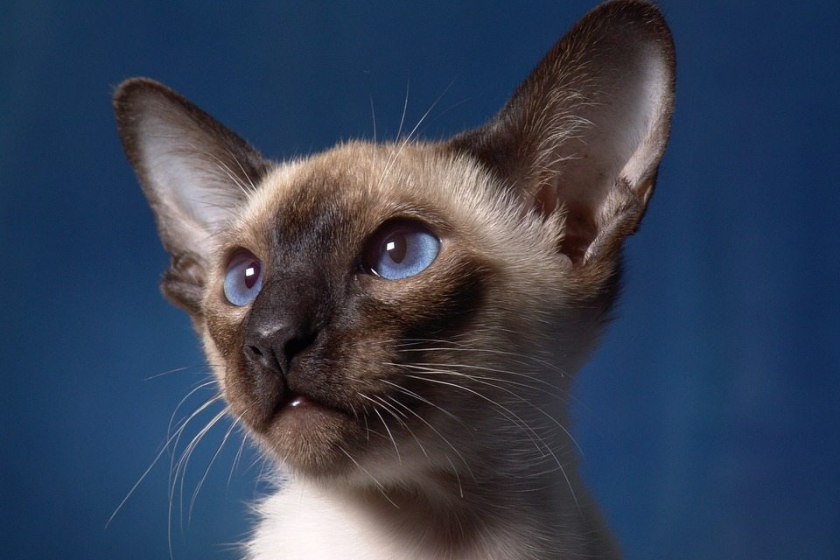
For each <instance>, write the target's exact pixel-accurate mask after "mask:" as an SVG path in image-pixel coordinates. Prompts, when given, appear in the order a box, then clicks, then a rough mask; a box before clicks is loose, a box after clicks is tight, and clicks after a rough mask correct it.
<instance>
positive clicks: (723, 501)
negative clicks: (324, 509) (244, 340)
mask: <svg viewBox="0 0 840 560" xmlns="http://www.w3.org/2000/svg"><path fill="white" fill-rule="evenodd" d="M592 5H593V3H592V2H588V1H587V2H584V1H577V0H576V1H564V2H559V1H556V2H527V3H516V4H515V5H514V3H510V4H509V5H506V4H503V3H485V2H477V1H476V2H463V3H459V4H457V5H456V4H454V3H447V4H436V5H423V6H415V5H414V3H404V2H390V3H381V4H378V5H374V4H372V3H369V2H354V3H321V2H299V3H297V5H290V6H285V5H281V3H277V4H274V5H268V4H267V3H266V4H252V3H237V5H236V6H233V5H230V6H227V7H220V6H217V5H216V3H211V2H199V1H194V2H143V3H137V5H135V6H134V7H130V6H128V5H123V4H119V3H117V2H100V3H94V2H78V3H76V2H73V3H71V2H58V1H48V0H47V1H35V0H25V1H9V0H6V1H5V2H3V4H2V7H0V250H2V253H0V254H2V258H3V261H4V266H3V267H2V272H0V293H2V296H3V303H2V307H0V321H2V322H1V323H0V345H1V346H2V357H3V358H2V362H3V365H2V367H0V373H1V374H2V386H0V415H2V416H0V446H2V447H0V450H2V457H0V488H1V489H2V495H0V508H1V509H0V512H2V520H0V538H1V539H2V543H1V544H0V556H2V557H3V558H15V559H30V558H50V559H52V558H69V559H76V558H79V559H99V558H120V559H131V558H165V557H167V555H168V554H169V552H168V548H169V544H168V541H169V540H170V539H168V537H167V528H168V527H171V528H172V536H171V546H172V550H173V553H174V557H175V558H176V559H179V558H234V557H236V554H235V547H234V546H232V543H235V542H237V541H239V540H241V539H242V538H243V537H244V536H245V535H246V534H247V530H248V527H249V526H250V524H251V521H252V519H251V517H250V515H251V514H250V513H249V510H248V506H247V503H248V502H249V501H250V500H252V499H253V498H254V497H255V496H259V495H260V493H261V492H262V491H263V490H264V488H262V486H261V484H260V483H259V481H258V479H259V474H260V469H261V467H260V464H259V462H256V463H255V460H256V454H255V453H254V452H253V450H251V449H249V448H248V446H247V445H246V446H245V451H244V456H243V457H242V460H241V461H240V462H239V465H238V466H237V467H236V468H233V467H234V462H235V461H234V460H235V457H236V454H237V450H238V449H239V447H240V443H241V441H242V436H241V434H239V433H234V435H232V436H231V438H230V440H229V441H228V443H227V444H226V445H225V447H224V448H223V450H222V452H221V453H220V454H219V456H218V458H217V459H216V461H215V463H214V464H213V466H212V468H210V469H209V475H208V476H207V480H206V482H205V483H204V486H203V488H202V489H201V492H200V493H199V494H198V498H197V500H196V502H195V507H194V511H193V513H192V516H191V519H190V518H189V515H188V513H189V511H188V510H189V502H190V498H191V496H192V494H193V491H194V489H195V488H196V486H197V485H198V483H199V481H200V479H201V478H202V475H203V474H204V472H205V470H206V469H207V467H208V464H209V463H210V461H211V459H212V456H213V454H214V452H215V451H216V449H217V447H218V445H219V443H220V442H221V441H222V440H223V438H224V435H225V433H226V430H227V427H228V425H229V424H227V423H226V422H222V423H220V424H219V426H217V427H216V428H214V429H213V430H212V431H210V433H209V434H208V435H207V436H206V437H205V438H204V439H203V440H202V442H201V443H200V444H199V445H198V447H197V450H196V452H195V453H194V455H193V456H192V459H191V461H190V463H189V466H188V469H187V475H186V482H185V484H184V497H183V502H184V505H183V508H182V507H181V506H180V504H179V502H180V501H181V499H180V498H179V495H178V494H179V492H178V491H176V495H175V497H174V506H173V518H172V520H171V522H170V521H169V520H168V509H169V503H170V499H169V497H168V488H169V478H170V458H169V455H166V454H164V456H163V458H162V459H161V461H160V462H159V463H158V464H157V465H155V467H154V468H153V469H152V470H151V471H150V473H149V475H148V476H147V477H146V479H145V480H144V481H143V482H142V483H141V484H140V485H139V487H138V488H137V490H136V491H135V492H134V493H133V495H132V496H131V497H130V499H129V500H128V501H127V502H126V503H125V505H124V506H123V507H122V509H121V510H120V511H119V513H118V514H117V515H116V517H115V518H114V520H113V522H112V523H111V524H110V526H109V527H108V528H107V529H106V528H105V524H106V521H107V520H108V518H109V516H110V515H111V513H112V512H113V511H114V510H115V508H116V507H117V505H118V504H119V503H120V502H121V500H122V499H123V498H124V497H125V495H126V494H127V493H128V491H129V490H130V489H131V487H132V485H133V484H134V483H135V482H136V481H137V480H138V478H140V476H141V475H142V473H143V471H144V470H145V469H146V467H147V466H148V465H149V464H150V463H151V462H152V460H153V459H154V457H155V455H156V453H157V451H158V450H159V449H160V448H161V445H162V443H163V441H164V439H165V437H166V430H167V423H168V422H169V419H170V415H172V413H173V410H174V409H175V407H176V405H177V404H178V402H179V401H180V400H181V399H182V398H183V397H184V396H185V395H186V394H187V393H188V392H189V390H190V388H191V387H193V386H195V384H196V383H200V382H201V381H202V380H204V379H206V373H207V372H206V371H205V369H204V368H203V367H202V365H201V364H202V362H203V356H202V354H201V352H200V349H199V346H198V344H197V342H196V340H195V338H194V336H193V333H192V331H191V327H190V325H189V322H188V320H187V317H186V316H185V315H184V314H182V313H181V312H180V311H178V310H176V309H174V308H172V307H170V306H169V305H167V304H166V303H165V302H164V300H163V299H162V298H161V297H160V296H159V294H158V291H157V287H156V285H157V279H158V276H159V274H160V273H161V272H162V271H163V269H164V268H165V266H166V264H167V257H166V255H165V254H164V252H163V250H162V249H161V248H160V245H159V243H158V241H157V238H156V233H155V230H154V224H153V219H152V215H151V212H150V211H149V210H148V208H147V206H146V203H145V201H144V199H143V197H142V195H141V192H140V189H139V188H138V186H137V184H136V181H135V179H134V176H133V174H132V172H131V170H130V168H129V166H128V164H127V163H126V161H125V159H124V157H123V155H122V152H121V149H120V146H119V143H118V140H117V136H116V133H115V130H114V126H113V117H112V114H111V110H110V95H111V92H112V88H113V87H114V86H115V85H116V84H117V83H118V82H120V81H121V80H122V79H124V78H127V77H130V76H134V75H148V76H152V77H154V78H157V79H159V80H161V81H164V82H165V83H168V84H169V85H171V86H172V87H174V88H175V89H177V90H179V91H181V92H183V93H184V94H185V95H187V96H188V97H190V98H191V99H192V100H194V101H195V102H196V103H198V104H199V105H201V106H202V107H204V108H205V109H207V110H208V111H210V112H211V113H213V114H214V115H216V116H217V117H218V118H220V119H221V120H222V121H224V122H225V123H227V124H228V125H229V126H231V127H232V128H233V129H235V130H237V131H239V132H241V133H242V134H243V135H244V136H245V137H246V138H248V139H249V140H250V141H251V142H253V143H254V144H255V145H256V146H258V147H260V148H261V150H262V151H263V152H264V153H265V154H267V155H269V156H272V157H275V158H278V159H279V158H284V157H291V156H293V155H296V154H305V153H309V152H313V151H318V150H321V149H324V148H326V147H328V146H330V145H331V144H333V143H334V142H336V141H338V140H340V139H347V138H351V137H364V138H370V137H372V135H373V121H372V118H371V110H370V104H371V100H372V102H373V105H374V107H375V112H376V124H377V134H378V135H379V136H380V137H382V136H391V137H393V136H394V134H396V132H397V127H398V124H399V120H400V115H401V113H402V106H403V102H404V100H405V95H406V90H407V89H410V94H409V99H408V110H407V116H406V118H407V122H408V123H409V124H413V123H415V122H416V121H417V120H418V119H419V118H420V117H421V115H422V114H423V113H424V112H425V111H426V110H427V109H428V107H429V106H430V105H431V104H432V103H433V102H434V101H435V99H437V98H438V96H439V95H440V94H441V93H442V92H443V91H444V90H445V89H446V88H447V86H448V85H449V84H450V83H452V86H451V87H450V88H449V90H448V91H447V92H446V94H445V96H444V97H443V99H442V100H441V102H440V103H438V105H437V106H436V107H435V109H434V110H433V111H432V114H431V116H430V118H429V119H428V120H427V123H426V124H425V125H424V127H423V136H424V137H426V138H441V137H445V136H447V135H450V134H452V133H454V132H456V131H459V130H461V129H463V128H466V127H471V126H475V125H478V124H480V123H481V122H483V121H484V120H485V119H487V118H488V117H489V116H490V115H491V114H492V113H493V112H495V111H496V109H497V108H499V107H500V106H501V105H502V103H503V102H504V100H505V99H506V98H507V96H508V95H509V94H510V92H511V91H512V90H513V88H514V87H515V86H516V85H517V84H518V83H519V82H520V81H521V80H522V79H523V78H524V77H525V76H526V75H527V73H528V71H529V70H530V69H531V68H532V66H533V65H534V64H535V63H536V62H537V61H538V60H539V59H540V58H541V57H542V55H543V54H544V52H545V51H547V50H548V48H549V47H550V46H551V45H552V44H553V43H554V42H555V40H557V39H558V38H559V37H560V36H561V35H562V34H563V33H564V32H565V30H566V29H567V28H568V27H569V26H570V25H571V24H572V23H573V22H574V21H576V19H577V18H578V17H579V16H581V15H582V14H583V13H584V12H585V11H586V10H587V9H589V8H590V7H591V6H592ZM662 7H663V9H664V11H665V14H666V16H667V18H668V21H669V22H670V25H671V26H672V29H673V32H674V35H675V38H676V43H677V53H678V61H679V65H678V66H679V68H678V81H677V83H678V95H677V110H676V115H675V119H674V127H673V135H672V140H671V144H670V148H669V151H668V153H667V154H666V157H665V160H664V163H663V166H662V170H661V175H660V181H659V188H658V190H657V193H656V195H655V197H654V199H653V201H652V206H651V208H650V210H649V212H648V214H647V216H646V218H645V223H644V224H643V227H642V230H641V232H640V233H639V234H638V235H637V236H635V237H634V238H633V239H631V240H630V242H629V244H628V247H627V262H628V267H627V275H626V282H625V295H624V297H623V300H622V303H621V306H620V310H619V311H620V313H619V319H618V321H616V322H615V323H614V324H613V325H612V327H611V328H610V330H609V333H608V335H607V336H606V339H605V342H604V344H603V346H602V348H601V349H600V350H599V352H598V354H597V356H596V357H595V359H594V360H593V361H592V362H591V363H590V365H589V366H587V367H586V368H585V369H584V370H583V371H582V372H581V374H580V377H579V382H578V385H577V390H576V394H575V399H576V403H577V404H576V405H575V416H576V418H577V421H576V426H575V430H576V434H577V437H578V440H579V442H580V444H581V446H582V447H583V449H584V452H585V456H584V466H585V470H586V474H587V478H588V480H589V481H590V483H591V486H592V488H593V490H594V492H595V494H596V495H597V496H598V498H599V499H600V501H601V503H602V504H603V508H604V510H605V512H606V515H607V517H608V519H609V521H610V523H611V524H612V526H613V528H614V529H615V530H616V532H617V533H618V535H619V536H620V539H621V541H622V542H623V545H624V549H625V551H626V554H627V557H628V558H629V559H660V558H661V559H671V558H682V559H706V558H739V559H749V558H755V559H759V558H761V559H764V558H835V559H836V558H840V530H838V528H839V527H840V476H838V470H840V467H839V465H838V459H840V437H838V433H837V432H838V418H840V413H838V409H840V383H838V380H837V374H838V364H840V351H838V344H837V341H838V338H840V301H838V300H839V299H840V296H838V290H837V287H836V283H837V279H838V272H840V258H838V255H840V252H838V248H837V244H838V240H840V225H838V215H840V188H838V186H837V180H838V177H840V166H839V165H838V156H837V151H838V147H840V143H839V142H838V131H840V111H838V105H839V104H840V87H838V77H837V76H838V69H840V46H838V45H840V43H838V39H837V28H838V24H840V4H838V3H837V2H836V1H823V2H817V1H812V2H803V3H780V2H757V1H743V2H737V3H736V2H721V1H716V0H708V1H704V2H682V3H680V2H676V1H668V0H664V1H663V2H662ZM175 368H186V369H184V370H181V371H176V372H173V373H170V374H167V375H158V374H162V373H164V372H167V371H169V370H172V369H175ZM211 394H212V392H208V391H207V390H205V391H201V390H199V391H198V393H196V394H194V395H192V396H191V397H189V398H188V399H187V401H186V403H185V405H184V406H183V407H182V408H181V410H180V412H178V414H177V415H176V419H177V418H180V417H183V416H184V415H185V414H187V413H189V412H191V411H192V410H194V409H196V408H197V407H198V406H199V405H200V404H201V402H203V400H204V399H205V398H207V397H208V396H209V395H211ZM216 410H218V408H215V409H212V410H210V411H208V414H202V415H200V416H199V417H198V418H196V419H195V420H194V421H193V422H191V424H190V427H188V428H187V430H186V433H187V435H185V436H184V437H185V439H184V440H182V441H181V442H180V444H179V452H178V454H176V458H177V456H179V454H180V450H183V449H184V447H185V446H186V443H187V442H188V441H189V440H190V439H191V438H192V436H193V435H195V434H196V433H198V432H199V430H200V428H201V427H202V426H203V425H204V424H205V423H206V422H208V421H209V420H210V418H211V417H212V415H213V414H214V413H215V411H216ZM181 518H183V519H181Z"/></svg>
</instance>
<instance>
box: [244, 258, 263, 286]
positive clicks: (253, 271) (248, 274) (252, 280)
mask: <svg viewBox="0 0 840 560" xmlns="http://www.w3.org/2000/svg"><path fill="white" fill-rule="evenodd" d="M259 276H260V263H258V262H257V261H253V262H251V264H249V265H248V268H246V269H245V287H247V288H248V289H249V290H250V289H251V288H253V287H254V284H256V283H257V279H258V278H259Z"/></svg>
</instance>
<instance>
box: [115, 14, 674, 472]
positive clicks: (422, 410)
mask: <svg viewBox="0 0 840 560" xmlns="http://www.w3.org/2000/svg"><path fill="white" fill-rule="evenodd" d="M673 92H674V51H673V44H672V40H671V36H670V33H669V31H668V28H667V27H666V25H665V23H664V20H663V19H662V16H661V14H660V13H659V11H658V10H657V9H656V8H655V7H653V6H651V5H649V4H647V3H644V2H639V1H632V0H630V1H627V0H625V1H616V2H610V3H607V4H604V5H602V6H600V7H598V8H596V9H595V10H593V11H592V12H590V13H589V14H588V15H586V16H585V17H584V18H583V19H582V20H581V21H580V22H579V23H578V24H577V25H576V26H575V27H574V28H573V29H572V30H571V31H569V33H568V34H567V35H566V36H565V37H564V38H563V39H561V40H560V41H559V42H558V43H557V44H556V45H555V46H554V47H553V48H552V49H551V51H550V52H549V53H548V54H547V55H546V57H545V58H544V59H543V60H542V62H540V64H539V65H538V66H537V67H536V69H535V70H534V71H533V72H532V73H531V75H530V76H529V77H528V78H527V79H526V81H525V82H524V83H523V84H522V85H521V86H520V87H519V88H518V89H517V90H516V92H515V93H514V95H513V96H512V98H511V99H510V101H509V102H508V103H507V104H506V105H505V106H504V107H503V108H502V110H501V111H500V112H499V113H498V114H497V115H496V116H495V117H494V118H493V119H491V120H490V121H489V122H488V123H487V124H485V125H484V126H482V127H480V128H478V129H476V130H472V131H469V132H466V133H464V134H461V135H459V136H456V137H455V138H453V139H451V140H449V141H445V142H440V143H423V142H419V141H415V140H403V139H399V140H397V141H396V142H393V143H386V144H371V143H366V142H351V143H346V144H343V145H340V146H338V147H336V148H334V149H332V150H329V151H327V152H324V153H321V154H318V155H314V156H312V157H309V158H305V159H300V160H296V161H292V162H287V163H275V162H272V161H269V160H267V159H266V158H264V157H263V156H262V155H260V154H259V153H258V152H257V151H256V150H255V149H254V148H253V147H251V146H250V145H249V144H248V143H247V142H245V141H244V140H243V139H242V138H240V137H239V136H237V135H236V134H234V133H233V132H231V131H229V130H228V129H227V128H225V127H224V126H223V125H221V124H220V123H219V122H218V121H216V120H215V119H213V118H212V117H211V116H209V115H208V114H206V113H205V112H203V111H202V110H201V109H199V108H197V107H196V106H194V105H193V104H191V103H190V102H189V101H187V100H186V99H185V98H183V97H182V96H180V95H179V94H177V93H175V92H174V91H172V90H171V89H169V88H167V87H166V86H164V85H161V84H159V83H157V82H154V81H151V80H148V79H143V78H138V79H131V80H128V81H126V82H124V83H123V84H121V85H120V86H119V88H118V89H117V92H116V95H115V99H114V104H115V110H116V115H117V124H118V128H119V132H120V137H121V140H122V143H123V146H124V148H125V151H126V154H127V155H128V158H129V160H130V161H131V163H132V165H133V166H134V169H135V170H136V173H137V175H138V177H139V180H140V183H141V185H142V187H143V190H144V192H145V194H146V196H147V198H148V200H149V202H150V204H151V206H152V208H153V209H154V211H155V214H156V218H157V223H158V228H159V231H160V235H161V239H162V241H163V244H164V246H165V248H166V249H167V251H168V252H169V253H170V255H171V258H172V260H171V267H170V268H169V270H167V271H166V273H165V275H164V277H163V281H162V289H163V292H164V294H165V295H166V296H167V297H168V298H169V299H170V300H171V301H172V302H173V303H175V304H176V305H178V306H180V307H182V308H183V309H185V310H186V311H187V312H188V313H189V314H190V316H191V317H192V320H193V322H194V325H195V327H196V329H197V330H198V332H199V334H200V336H201V338H202V340H203V343H204V347H205V350H206V353H207V356H208V360H209V362H210V364H211V367H212V369H213V371H214V373H215V375H216V377H217V380H218V383H219V385H220V388H221V391H222V392H223V394H224V396H225V398H226V400H227V402H228V403H229V407H230V410H231V412H232V414H233V415H234V416H235V417H236V418H238V419H239V420H240V421H241V422H242V423H244V424H245V425H246V426H247V427H248V428H249V430H250V431H251V432H252V434H253V435H254V436H255V437H256V438H257V439H258V440H259V441H260V442H261V443H262V445H263V446H264V447H265V448H266V449H268V450H269V451H271V452H272V453H274V454H275V455H276V456H277V457H278V458H279V459H280V460H281V461H282V462H283V463H284V464H285V465H287V467H288V468H290V469H292V470H293V471H295V472H298V473H300V474H302V475H305V476H311V477H320V478H336V477H339V478H346V479H359V480H363V479H365V480H368V481H370V480H371V478H370V477H374V478H376V480H377V483H379V482H380V481H382V480H383V478H384V479H389V480H390V479H393V478H396V479H398V481H399V480H408V477H413V476H417V475H418V474H423V473H427V474H428V473H431V474H435V473H437V474H441V473H452V472H456V473H457V472H459V471H464V472H465V471H466V470H480V468H481V464H482V459H481V457H487V456H488V454H495V456H496V457H497V458H500V457H504V456H506V454H507V455H516V456H517V457H518V459H517V460H519V459H521V458H522V457H523V454H524V453H528V451H527V449H531V451H533V452H534V453H537V455H539V457H540V458H544V457H545V456H546V453H545V450H544V449H543V446H544V445H545V446H546V448H547V444H546V443H545V442H546V438H550V437H553V436H552V435H551V434H552V433H554V432H552V431H551V430H550V429H548V428H546V426H548V425H550V424H551V422H550V421H548V420H547V419H546V418H544V417H543V416H545V410H546V407H550V402H549V401H552V400H553V399H555V398H557V397H560V398H562V396H563V393H564V392H565V390H566V387H567V384H568V379H569V375H570V374H571V373H573V372H574V371H575V370H576V369H577V368H578V367H579V366H580V364H581V363H582V362H583V361H584V360H585V359H586V357H587V355H588V353H589V352H590V351H591V349H592V347H593V345H594V343H595V341H596V338H597V335H598V332H599V330H600V328H601V326H602V325H603V323H604V321H605V318H606V317H607V315H608V311H609V308H610V305H611V304H612V300H613V299H614V296H615V291H616V282H617V275H618V269H619V259H620V249H621V245H622V242H623V240H624V239H625V238H626V237H627V236H628V235H629V234H631V233H632V232H634V231H635V229H636V228H637V226H638V224H639V221H640V220H641V218H642V215H643V214H644V212H645V208H646V205H647V202H648V200H649V199H650V196H651V194H652V192H653V187H654V183H655V180H656V173H657V168H658V165H659V161H660V158H661V157H662V153H663V150H664V148H665V144H666V142H667V138H668V131H669V126H670V118H671V113H672V110H673ZM558 393H559V395H558ZM560 417H561V418H562V412H561V414H560ZM554 428H556V426H554ZM555 435H556V434H555ZM500 460H501V459H500ZM398 463H400V464H402V465H403V466H402V468H401V469H394V468H392V467H393V466H394V465H395V464H398Z"/></svg>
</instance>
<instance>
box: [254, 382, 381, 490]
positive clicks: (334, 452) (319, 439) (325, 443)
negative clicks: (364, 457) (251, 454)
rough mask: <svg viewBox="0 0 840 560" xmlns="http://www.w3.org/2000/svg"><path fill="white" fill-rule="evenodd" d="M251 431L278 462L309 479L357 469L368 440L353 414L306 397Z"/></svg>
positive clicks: (336, 474) (288, 405) (339, 474)
mask: <svg viewBox="0 0 840 560" xmlns="http://www.w3.org/2000/svg"><path fill="white" fill-rule="evenodd" d="M252 431H253V432H254V434H255V435H256V436H257V438H258V440H259V441H260V443H261V444H262V446H263V447H264V448H265V449H266V450H268V451H269V453H271V455H272V456H274V457H275V458H276V459H277V460H278V462H279V463H281V464H283V465H285V466H286V467H287V468H288V470H291V471H293V472H295V473H296V474H299V475H303V476H306V477H309V478H341V477H345V476H347V475H348V473H349V472H351V471H355V470H357V469H358V466H357V463H356V461H357V459H356V456H357V455H359V453H360V448H361V446H362V445H363V443H364V442H365V436H364V429H363V427H362V426H361V425H359V423H358V421H357V420H356V418H354V417H353V416H352V415H348V414H347V413H345V412H343V411H340V410H336V409H334V408H330V407H327V406H324V405H322V404H318V403H315V402H314V401H310V400H306V399H304V400H303V402H297V403H296V402H295V401H292V402H291V403H289V404H287V405H286V406H284V407H282V408H281V409H280V410H279V411H278V412H277V413H276V414H275V415H274V416H273V417H272V418H271V419H270V420H269V421H268V422H266V423H264V424H263V425H262V426H260V427H259V428H257V429H254V428H252Z"/></svg>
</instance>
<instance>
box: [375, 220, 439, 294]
mask: <svg viewBox="0 0 840 560" xmlns="http://www.w3.org/2000/svg"><path fill="white" fill-rule="evenodd" d="M439 252H440V240H439V239H438V238H437V236H436V235H435V234H434V233H432V232H431V231H429V229H428V228H427V227H426V226H424V225H423V224H421V223H419V222H415V221H410V220H398V221H393V222H388V223H386V224H385V225H383V226H382V227H380V228H379V231H377V232H376V233H375V234H374V235H373V237H372V238H371V239H370V240H369V241H368V243H367V246H366V247H365V250H364V252H363V254H362V266H363V267H364V269H365V270H366V271H367V272H370V273H372V274H375V275H376V276H380V277H382V278H385V279H387V280H401V279H403V278H408V277H409V276H414V275H415V274H419V273H420V272H422V271H424V270H425V269H427V268H428V267H429V266H430V265H431V264H432V263H433V262H434V260H435V258H437V256H438V253H439Z"/></svg>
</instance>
